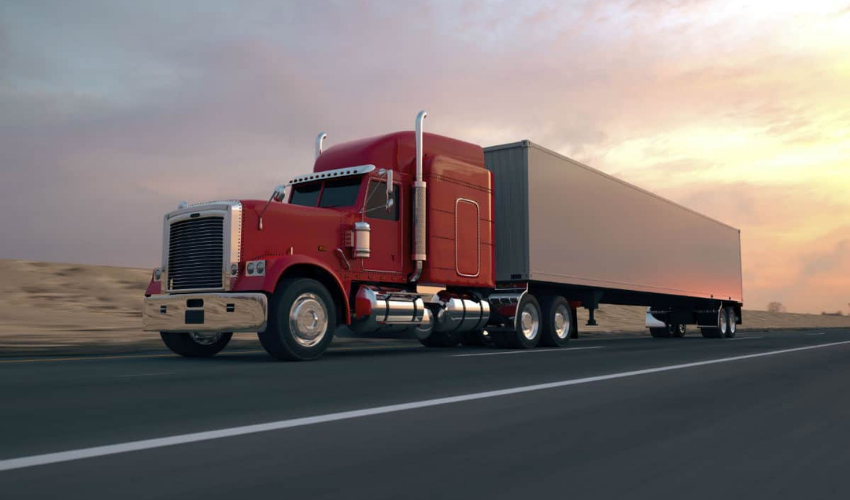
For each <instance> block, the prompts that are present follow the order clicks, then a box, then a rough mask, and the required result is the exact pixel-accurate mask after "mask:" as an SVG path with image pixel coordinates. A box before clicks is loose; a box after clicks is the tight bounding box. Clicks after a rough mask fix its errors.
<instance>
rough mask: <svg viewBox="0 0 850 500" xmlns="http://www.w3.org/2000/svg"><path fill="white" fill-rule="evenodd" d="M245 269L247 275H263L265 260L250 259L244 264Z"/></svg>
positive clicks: (264, 272)
mask: <svg viewBox="0 0 850 500" xmlns="http://www.w3.org/2000/svg"><path fill="white" fill-rule="evenodd" d="M245 271H246V274H247V275H248V276H265V274H266V261H264V260H252V261H249V262H248V263H247V264H246V265H245Z"/></svg>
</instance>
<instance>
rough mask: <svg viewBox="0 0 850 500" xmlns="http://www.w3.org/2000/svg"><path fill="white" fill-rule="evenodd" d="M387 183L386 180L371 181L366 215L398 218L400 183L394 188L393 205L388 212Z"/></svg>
mask: <svg viewBox="0 0 850 500" xmlns="http://www.w3.org/2000/svg"><path fill="white" fill-rule="evenodd" d="M386 193H387V183H386V181H372V182H370V183H369V191H367V192H366V196H367V198H368V199H367V200H366V209H365V212H366V217H369V218H370V219H381V220H398V185H395V186H394V189H393V194H392V197H393V206H392V208H390V211H389V212H387V209H386V203H387V194H386Z"/></svg>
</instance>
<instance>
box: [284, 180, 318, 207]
mask: <svg viewBox="0 0 850 500" xmlns="http://www.w3.org/2000/svg"><path fill="white" fill-rule="evenodd" d="M321 191H322V184H321V183H319V182H317V183H310V184H297V185H295V186H292V197H291V198H290V199H289V203H290V204H291V205H301V206H302V207H315V206H316V201H318V199H319V193H320V192H321Z"/></svg>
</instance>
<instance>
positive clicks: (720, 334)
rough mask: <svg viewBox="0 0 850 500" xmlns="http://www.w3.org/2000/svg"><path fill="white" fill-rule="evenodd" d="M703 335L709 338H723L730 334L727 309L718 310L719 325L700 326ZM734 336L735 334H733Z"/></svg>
mask: <svg viewBox="0 0 850 500" xmlns="http://www.w3.org/2000/svg"><path fill="white" fill-rule="evenodd" d="M700 330H701V331H702V336H703V337H705V338H709V339H722V338H725V337H728V336H729V316H728V312H727V309H720V310H718V311H717V326H711V327H707V328H700ZM732 335H733V336H734V334H732Z"/></svg>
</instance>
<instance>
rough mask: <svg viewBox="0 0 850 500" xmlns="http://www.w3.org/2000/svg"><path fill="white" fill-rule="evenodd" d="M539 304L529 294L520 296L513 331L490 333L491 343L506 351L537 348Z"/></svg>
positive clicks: (539, 333)
mask: <svg viewBox="0 0 850 500" xmlns="http://www.w3.org/2000/svg"><path fill="white" fill-rule="evenodd" d="M542 317H543V316H542V313H541V312H540V304H539V303H538V302H537V299H535V298H534V296H533V295H531V294H530V293H526V294H525V295H523V296H522V300H520V302H519V304H517V308H516V321H515V324H516V326H515V328H514V329H513V330H502V331H499V330H496V331H494V332H493V333H492V335H493V342H495V343H496V345H497V346H498V347H502V348H507V349H531V348H534V347H536V346H537V344H538V343H539V342H540V336H541V330H542V328H541V323H542V321H541V319H542Z"/></svg>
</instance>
